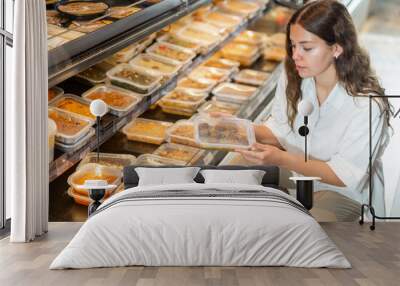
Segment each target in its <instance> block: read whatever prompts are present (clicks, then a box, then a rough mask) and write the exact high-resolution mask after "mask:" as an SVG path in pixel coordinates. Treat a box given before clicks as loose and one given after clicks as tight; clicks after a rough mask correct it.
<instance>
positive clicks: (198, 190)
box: [50, 166, 351, 269]
mask: <svg viewBox="0 0 400 286" xmlns="http://www.w3.org/2000/svg"><path fill="white" fill-rule="evenodd" d="M179 168H182V169H181V170H178V169H179ZM185 168H186V169H185ZM188 168H189V167H171V166H167V167H165V169H164V168H154V169H153V170H151V169H152V168H142V167H140V166H130V167H126V168H125V169H124V183H125V187H126V190H125V191H124V192H121V193H119V194H116V195H114V196H113V197H111V198H109V199H107V200H106V201H105V202H104V203H103V204H102V205H101V206H100V207H99V208H98V209H97V210H96V212H95V213H94V214H93V215H92V216H91V217H90V218H89V219H88V220H87V221H86V222H85V224H84V225H83V226H82V227H81V229H80V230H79V232H78V233H77V234H76V236H75V237H74V238H73V239H72V241H71V242H70V243H69V244H68V245H67V247H66V248H65V249H64V250H63V251H62V252H61V253H60V254H59V255H58V256H57V257H56V258H55V260H54V261H53V262H52V264H51V265H50V269H66V268H92V267H118V266H131V265H144V266H291V267H311V268H315V267H330V268H350V267H351V265H350V263H349V262H348V260H347V259H346V258H345V256H344V255H343V253H342V252H341V251H340V250H339V249H338V248H337V247H336V245H335V244H334V243H333V242H332V241H331V240H330V238H329V237H328V236H327V234H326V233H325V232H324V230H323V229H322V228H321V227H320V225H319V224H318V223H317V222H316V221H315V220H314V218H313V217H312V216H311V215H310V213H309V212H308V211H307V210H306V209H305V208H304V207H303V206H302V205H301V203H299V202H298V201H296V199H294V198H293V197H291V196H289V195H288V194H286V193H284V192H283V191H282V190H280V189H279V186H278V184H279V169H278V168H277V167H272V166H252V167H244V166H221V167H213V166H201V167H199V168H198V169H199V170H198V172H196V175H193V174H194V173H193V174H192V177H191V178H192V181H191V182H189V181H188V182H186V181H184V182H181V181H182V178H184V177H185V176H186V175H185V174H183V175H182V176H175V175H174V176H172V175H169V174H168V172H177V170H178V171H179V172H189V171H188ZM212 170H217V171H212ZM221 170H223V171H222V172H226V173H222V174H228V176H227V177H229V176H230V175H229V174H231V173H232V174H233V175H232V176H231V178H230V180H232V182H224V183H221V182H220V181H219V180H220V179H221V177H222V176H220V174H221ZM250 170H253V171H250ZM144 171H145V172H150V171H151V172H153V173H151V174H150V175H147V177H146V178H145V177H144V175H143V172H144ZM234 171H237V172H234ZM154 172H159V173H158V174H159V175H154V174H157V173H154ZM229 172H231V173H229ZM246 172H250V173H254V172H259V173H257V174H258V175H257V176H258V177H259V181H258V182H259V183H260V184H253V183H252V182H251V183H252V184H250V182H245V183H240V184H238V183H237V180H238V178H239V179H242V178H241V177H245V176H246V175H245V174H246ZM261 172H262V173H261ZM171 174H173V173H171ZM210 174H211V176H210ZM216 174H217V175H216ZM139 177H140V178H139ZM160 177H163V178H162V180H163V181H162V182H161V181H160V182H157V180H158V179H159V178H160ZM172 177H174V178H172ZM204 177H206V179H204ZM176 178H179V180H181V181H180V182H179V183H170V182H171V180H172V182H174V180H176ZM193 178H194V180H193ZM223 179H226V177H224V178H223ZM146 180H149V181H152V184H150V185H143V184H141V183H139V182H142V183H143V182H145V181H146ZM138 184H139V185H138Z"/></svg>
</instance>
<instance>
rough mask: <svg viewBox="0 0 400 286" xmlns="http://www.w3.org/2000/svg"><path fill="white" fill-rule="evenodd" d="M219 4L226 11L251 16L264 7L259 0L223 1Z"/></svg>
mask: <svg viewBox="0 0 400 286" xmlns="http://www.w3.org/2000/svg"><path fill="white" fill-rule="evenodd" d="M217 6H218V7H219V8H221V9H222V10H224V11H227V12H230V13H233V14H237V15H241V16H246V17H251V16H252V15H254V14H255V13H257V11H259V10H260V9H261V8H262V6H261V4H259V3H257V2H249V1H239V0H228V1H222V2H219V3H218V4H217Z"/></svg>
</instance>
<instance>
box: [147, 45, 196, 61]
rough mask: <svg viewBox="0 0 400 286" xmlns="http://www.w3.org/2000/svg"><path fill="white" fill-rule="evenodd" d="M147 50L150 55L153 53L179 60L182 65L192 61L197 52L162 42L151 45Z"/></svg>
mask: <svg viewBox="0 0 400 286" xmlns="http://www.w3.org/2000/svg"><path fill="white" fill-rule="evenodd" d="M146 52H147V53H148V54H150V55H151V54H153V55H156V56H160V57H164V58H167V59H172V60H174V61H178V62H179V63H181V64H182V65H186V64H188V63H190V61H191V60H192V59H193V58H194V57H195V56H196V54H195V53H194V52H193V51H191V50H189V49H185V48H182V47H180V46H175V45H171V44H168V43H160V42H158V43H155V44H154V45H152V46H150V47H149V48H148V49H147V50H146Z"/></svg>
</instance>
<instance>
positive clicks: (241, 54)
mask: <svg viewBox="0 0 400 286" xmlns="http://www.w3.org/2000/svg"><path fill="white" fill-rule="evenodd" d="M221 54H222V56H223V57H224V58H227V59H230V60H234V61H238V62H240V64H241V65H243V66H249V65H252V64H253V63H254V62H255V61H256V60H257V58H258V57H259V48H258V47H257V46H254V45H246V44H239V43H235V42H231V43H229V44H227V45H226V46H225V47H224V48H223V49H222V50H221Z"/></svg>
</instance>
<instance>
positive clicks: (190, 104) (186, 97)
mask: <svg viewBox="0 0 400 286" xmlns="http://www.w3.org/2000/svg"><path fill="white" fill-rule="evenodd" d="M207 96H208V94H207V93H198V92H192V91H189V90H185V89H179V88H177V89H174V90H173V91H171V92H170V93H168V94H167V95H165V96H164V97H163V98H162V99H161V100H160V101H159V103H161V102H162V103H163V105H164V106H169V107H173V108H184V109H192V110H196V109H197V108H198V107H199V106H200V105H201V104H202V103H203V102H204V101H205V99H206V98H207Z"/></svg>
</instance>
